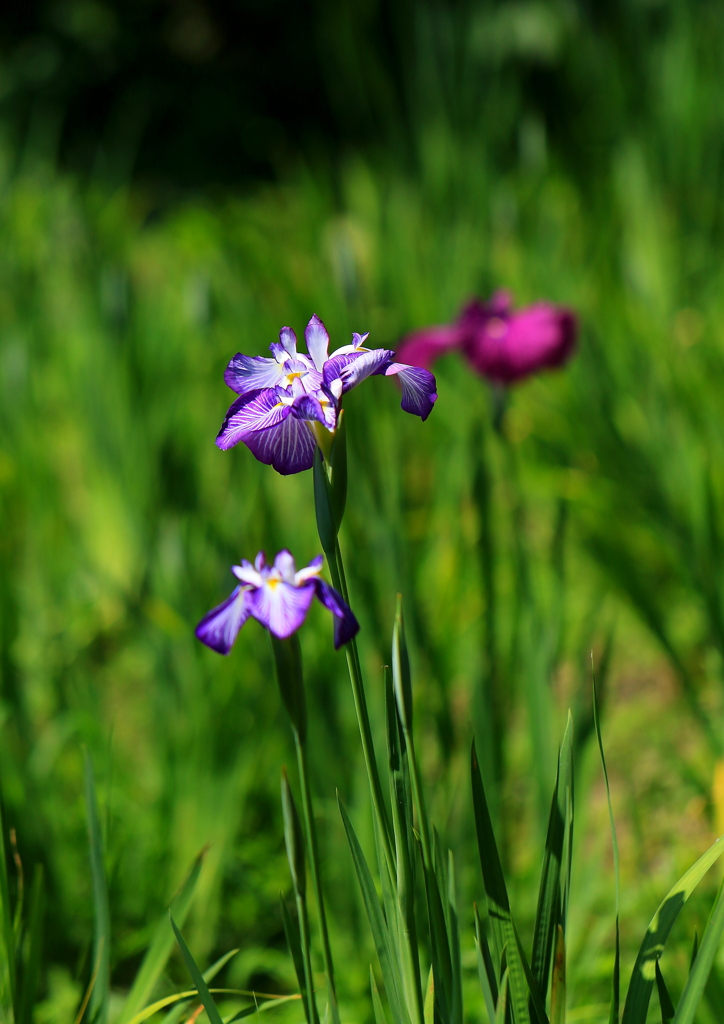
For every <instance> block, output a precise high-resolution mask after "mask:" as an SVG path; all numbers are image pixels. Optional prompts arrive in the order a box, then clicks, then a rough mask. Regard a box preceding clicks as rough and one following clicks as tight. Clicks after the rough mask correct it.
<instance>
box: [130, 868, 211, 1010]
mask: <svg viewBox="0 0 724 1024" xmlns="http://www.w3.org/2000/svg"><path fill="white" fill-rule="evenodd" d="M205 856H206V850H205V849H204V850H202V851H201V853H199V855H198V856H197V857H196V860H195V861H194V863H193V865H192V867H191V870H190V871H189V873H188V876H187V877H186V880H185V881H184V883H183V885H182V886H181V889H180V890H179V892H178V893H177V894H176V896H174V898H173V900H172V901H171V906H170V908H169V909H170V912H171V914H173V917H174V920H175V921H178V923H179V927H183V924H184V921H185V920H186V915H187V914H188V912H189V908H190V906H191V901H192V899H193V895H194V890H195V889H196V883H197V881H198V878H199V874H200V873H201V866H202V864H203V861H204V857H205ZM173 946H174V934H173V931H172V929H171V928H170V927H169V923H168V916H167V914H164V915H163V917H162V918H161V920H160V921H159V922H158V924H157V925H156V928H155V930H154V933H153V938H152V939H151V943H150V945H149V947H148V950H147V951H146V955H145V956H144V958H143V963H142V964H141V966H140V968H139V970H138V973H137V974H136V977H135V978H134V979H133V985H132V986H131V991H130V992H129V993H128V996H127V997H126V1001H125V1003H124V1004H123V1008H122V1010H121V1013H120V1016H119V1018H118V1024H126V1022H127V1021H128V1020H129V1019H130V1018H131V1017H133V1015H134V1014H135V1013H137V1012H138V1011H139V1009H140V1008H141V1007H142V1006H143V1004H144V1003H145V1002H146V1000H147V999H149V997H150V996H151V994H152V992H153V989H154V987H155V985H156V983H157V981H158V979H159V978H160V977H161V974H162V973H163V970H164V968H165V967H166V964H167V963H168V958H169V957H170V956H171V952H172V950H173Z"/></svg>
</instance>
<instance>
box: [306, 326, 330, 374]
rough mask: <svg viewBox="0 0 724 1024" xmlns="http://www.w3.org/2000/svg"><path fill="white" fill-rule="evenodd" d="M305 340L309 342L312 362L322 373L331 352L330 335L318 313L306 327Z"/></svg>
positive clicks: (308, 348) (308, 349) (308, 347)
mask: <svg viewBox="0 0 724 1024" xmlns="http://www.w3.org/2000/svg"><path fill="white" fill-rule="evenodd" d="M304 340H305V341H306V343H307V351H308V352H309V354H310V356H311V357H312V362H313V363H314V365H315V366H316V367H317V369H318V370H319V371H320V373H321V371H322V367H323V366H324V364H325V362H326V359H327V353H328V352H329V335H328V334H327V328H326V327H325V326H324V324H323V323H322V321H321V320H320V319H319V317H318V316H317V314H316V313H315V314H314V315H313V316H312V319H311V320H310V321H309V323H308V324H307V326H306V328H305V331H304Z"/></svg>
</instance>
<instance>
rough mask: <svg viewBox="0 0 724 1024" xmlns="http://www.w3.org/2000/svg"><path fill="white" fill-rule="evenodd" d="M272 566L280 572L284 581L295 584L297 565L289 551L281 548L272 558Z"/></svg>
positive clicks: (291, 584)
mask: <svg viewBox="0 0 724 1024" xmlns="http://www.w3.org/2000/svg"><path fill="white" fill-rule="evenodd" d="M274 568H275V569H277V570H278V571H279V572H280V573H281V577H282V579H283V580H284V582H285V583H289V584H290V586H295V585H296V580H295V577H296V574H297V565H296V562H295V561H294V556H293V555H292V553H291V551H288V550H287V549H286V548H283V549H282V550H281V551H280V552H279V554H278V555H277V557H276V558H275V559H274Z"/></svg>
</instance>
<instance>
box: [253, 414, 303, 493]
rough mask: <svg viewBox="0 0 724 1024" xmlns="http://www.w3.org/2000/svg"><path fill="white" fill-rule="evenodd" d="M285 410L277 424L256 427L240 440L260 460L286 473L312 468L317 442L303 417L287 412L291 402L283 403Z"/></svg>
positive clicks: (285, 474)
mask: <svg viewBox="0 0 724 1024" xmlns="http://www.w3.org/2000/svg"><path fill="white" fill-rule="evenodd" d="M285 410H286V413H287V415H286V418H285V419H283V420H282V421H281V422H279V423H277V425H276V426H273V427H269V428H268V429H267V430H257V431H255V432H254V433H250V434H248V435H246V436H245V437H243V438H242V439H241V440H243V442H244V444H245V445H246V447H247V448H248V449H249V451H250V452H252V454H253V455H255V456H256V458H257V459H258V460H259V462H263V463H265V465H267V466H272V467H273V468H274V469H275V470H276V471H277V473H281V474H282V476H289V475H290V474H291V473H301V472H302V470H304V469H311V468H312V465H313V463H314V449H315V447H316V442H315V440H314V436H313V435H312V431H311V429H310V427H309V425H308V424H307V423H306V421H305V420H298V419H297V418H296V417H295V416H291V415H288V414H289V413H290V411H291V406H288V405H287V406H285Z"/></svg>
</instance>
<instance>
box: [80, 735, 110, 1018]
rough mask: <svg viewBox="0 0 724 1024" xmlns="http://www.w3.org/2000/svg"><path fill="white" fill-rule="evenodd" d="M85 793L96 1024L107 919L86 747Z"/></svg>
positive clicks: (106, 985)
mask: <svg viewBox="0 0 724 1024" xmlns="http://www.w3.org/2000/svg"><path fill="white" fill-rule="evenodd" d="M85 795H86V804H87V808H88V837H89V842H90V860H91V878H92V881H93V912H94V928H93V975H94V978H95V981H94V984H93V990H92V992H91V997H90V1015H91V1019H92V1020H93V1021H94V1022H97V1024H106V1021H107V1020H108V1003H109V994H110V954H111V918H110V912H109V909H108V890H107V888H106V872H105V864H104V853H103V837H102V835H101V826H100V820H99V817H98V802H97V799H96V789H95V781H94V778H93V765H92V764H91V759H90V755H89V753H88V751H87V750H86V751H85Z"/></svg>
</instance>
